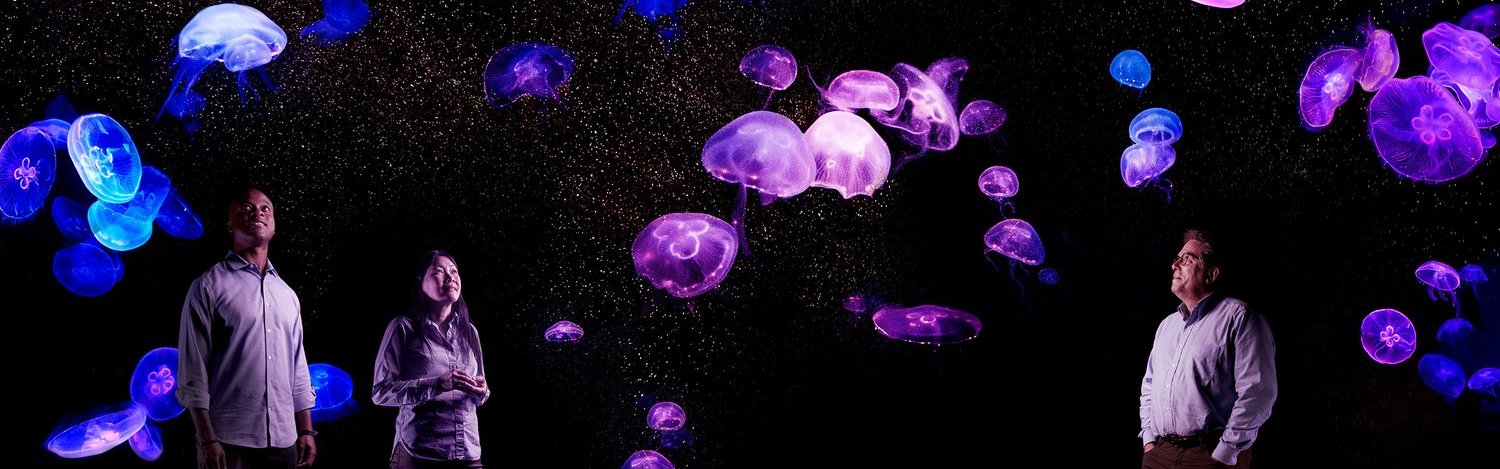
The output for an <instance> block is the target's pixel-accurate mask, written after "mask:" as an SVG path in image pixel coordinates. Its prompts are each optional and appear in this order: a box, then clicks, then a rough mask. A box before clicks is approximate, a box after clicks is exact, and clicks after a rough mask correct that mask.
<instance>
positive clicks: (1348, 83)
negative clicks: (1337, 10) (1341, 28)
mask: <svg viewBox="0 0 1500 469" xmlns="http://www.w3.org/2000/svg"><path fill="white" fill-rule="evenodd" d="M1362 56H1363V54H1360V52H1359V51H1357V50H1354V49H1350V48H1347V47H1339V48H1335V49H1333V50H1330V51H1328V52H1324V53H1323V55H1319V56H1318V58H1317V59H1314V60H1313V63H1312V65H1308V66H1307V74H1306V75H1303V76H1302V86H1301V87H1300V88H1299V89H1298V95H1299V96H1300V98H1301V99H1300V100H1299V101H1298V107H1297V109H1298V111H1299V112H1300V113H1301V115H1302V123H1303V124H1306V125H1307V127H1308V128H1310V129H1313V130H1319V129H1322V128H1324V127H1327V126H1328V124H1330V123H1332V122H1333V111H1335V110H1338V107H1339V105H1341V104H1344V101H1346V100H1348V99H1349V95H1350V94H1353V93H1354V82H1355V81H1356V80H1357V79H1359V77H1360V75H1359V70H1360V69H1359V65H1360V61H1361V60H1363V58H1362Z"/></svg>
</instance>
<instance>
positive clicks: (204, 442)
mask: <svg viewBox="0 0 1500 469" xmlns="http://www.w3.org/2000/svg"><path fill="white" fill-rule="evenodd" d="M215 444H219V440H218V439H212V440H199V441H198V447H199V448H202V447H204V446H208V445H215Z"/></svg>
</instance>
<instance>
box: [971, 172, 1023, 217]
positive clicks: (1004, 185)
mask: <svg viewBox="0 0 1500 469" xmlns="http://www.w3.org/2000/svg"><path fill="white" fill-rule="evenodd" d="M1020 190H1021V180H1020V179H1018V178H1016V172H1015V171H1012V170H1011V169H1010V168H1007V167H1004V166H990V167H989V168H988V169H985V170H984V172H982V173H979V192H983V193H984V195H986V196H988V197H989V198H990V200H994V201H996V202H999V203H1000V213H1001V215H1004V214H1005V208H1006V207H1009V206H1010V198H1011V197H1015V195H1016V193H1017V192H1020Z"/></svg>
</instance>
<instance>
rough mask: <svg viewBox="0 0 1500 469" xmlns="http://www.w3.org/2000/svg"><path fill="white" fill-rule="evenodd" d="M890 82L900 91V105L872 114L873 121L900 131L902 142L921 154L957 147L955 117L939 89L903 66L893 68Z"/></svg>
mask: <svg viewBox="0 0 1500 469" xmlns="http://www.w3.org/2000/svg"><path fill="white" fill-rule="evenodd" d="M891 78H892V79H894V80H895V81H896V86H898V87H900V88H901V96H902V102H901V103H900V104H898V105H897V106H896V107H895V108H894V109H892V110H891V111H890V112H877V113H874V117H875V121H876V122H879V123H881V124H882V125H885V126H887V127H892V128H895V129H897V130H900V131H901V138H902V139H903V140H906V142H907V143H910V144H912V145H916V146H918V147H920V148H921V149H923V150H924V151H925V150H929V149H930V150H938V151H947V150H952V149H953V147H955V146H958V135H959V132H958V114H957V113H956V112H954V111H953V102H952V101H951V100H949V99H948V95H947V94H946V93H945V92H944V91H943V87H942V85H939V84H938V83H937V82H935V81H933V79H932V78H930V77H928V76H927V74H926V73H923V72H922V71H921V70H917V68H916V67H913V66H911V65H907V64H896V67H895V68H893V69H891ZM898 166H899V165H898Z"/></svg>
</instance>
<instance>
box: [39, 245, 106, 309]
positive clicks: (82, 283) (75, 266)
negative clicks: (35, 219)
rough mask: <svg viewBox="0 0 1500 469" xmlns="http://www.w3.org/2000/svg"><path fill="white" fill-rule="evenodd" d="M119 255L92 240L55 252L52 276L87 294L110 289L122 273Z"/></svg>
mask: <svg viewBox="0 0 1500 469" xmlns="http://www.w3.org/2000/svg"><path fill="white" fill-rule="evenodd" d="M121 272H122V269H121V264H120V263H119V258H118V257H116V254H114V252H113V251H110V250H107V249H104V248H101V247H99V246H98V245H97V244H94V242H93V241H92V240H90V241H88V242H82V243H77V244H74V245H71V246H68V247H65V248H62V249H59V250H58V251H57V254H56V255H54V256H52V276H53V278H56V279H57V283H60V284H62V286H63V288H66V289H68V291H70V292H73V294H75V295H78V296H82V297H85V298H93V297H97V296H99V295H103V294H105V293H108V292H109V290H110V289H111V288H114V287H115V284H116V283H118V282H119V281H120V278H121V276H122V273H121Z"/></svg>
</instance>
